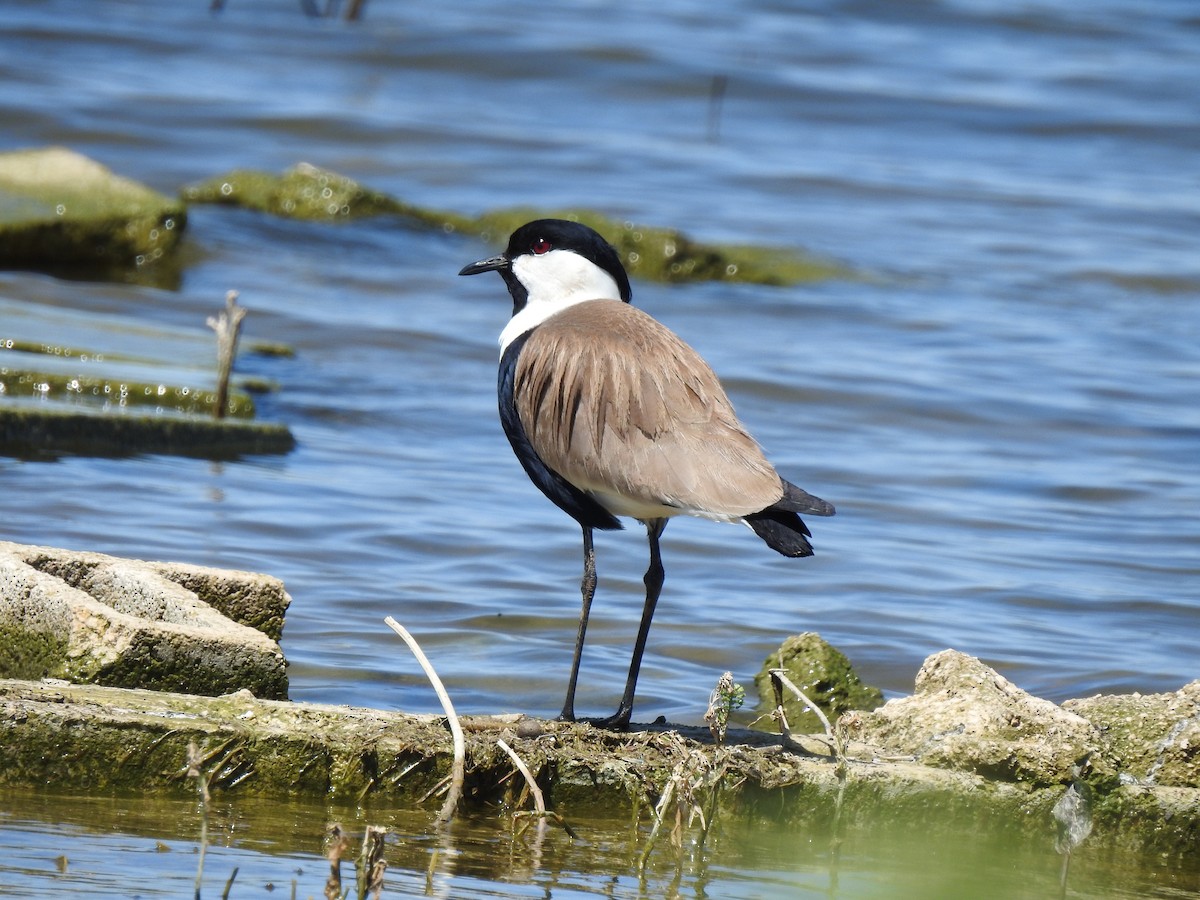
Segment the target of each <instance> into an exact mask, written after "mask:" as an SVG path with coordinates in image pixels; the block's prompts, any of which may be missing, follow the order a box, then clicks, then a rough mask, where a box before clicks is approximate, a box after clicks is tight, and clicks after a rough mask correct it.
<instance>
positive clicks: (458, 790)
mask: <svg viewBox="0 0 1200 900" xmlns="http://www.w3.org/2000/svg"><path fill="white" fill-rule="evenodd" d="M383 621H384V624H386V625H387V627H388V628H390V629H392V631H394V632H396V634H398V635H400V637H401V638H402V639H403V641H404V643H406V644H408V649H409V650H411V651H412V654H413V656H415V657H416V658H417V662H418V663H420V664H421V668H422V669H423V670H424V671H425V677H426V678H428V679H429V683H430V684H431V685H433V689H434V691H435V692H436V693H437V695H438V700H440V701H441V703H442V709H443V710H444V711H445V713H446V719H447V720H448V721H449V723H450V734H451V736H452V737H453V739H454V768H453V772H452V775H451V778H450V792H449V793H448V794H447V795H446V802H445V803H444V804H442V811H441V812H440V813H438V817H437V820H436V823H437V824H438V825H444V824H445V823H447V822H449V821H450V820H451V819H452V818H453V817H454V811H455V810H456V809H457V808H458V801H459V799H460V798H461V797H462V790H463V779H464V777H465V774H466V757H467V744H466V740H465V739H464V738H463V731H462V725H461V724H459V721H458V716H457V715H456V714H455V712H454V704H453V703H451V702H450V695H449V694H448V693H446V688H445V686H444V685H443V684H442V680H441V679H440V678H438V675H437V672H435V671H434V670H433V666H432V665H431V664H430V662H429V660H428V658H427V657H426V656H425V653H424V651H422V650H421V647H420V645H419V644H418V643H417V641H416V639H415V638H414V637H413V636H412V635H411V634H409V633H408V630H407V629H406V628H405V627H404V626H403V625H401V624H400V623H399V622H397V621H396V620H395V619H393V618H392V617H391V616H388V617H387V618H386V619H384V620H383Z"/></svg>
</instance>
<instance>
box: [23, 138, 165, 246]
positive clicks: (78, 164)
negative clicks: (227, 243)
mask: <svg viewBox="0 0 1200 900" xmlns="http://www.w3.org/2000/svg"><path fill="white" fill-rule="evenodd" d="M186 223H187V213H186V210H185V207H184V206H183V204H182V203H181V202H180V201H179V200H178V199H176V198H171V197H167V196H164V195H163V194H160V193H158V192H157V191H154V190H151V189H150V188H148V187H146V186H145V185H142V184H139V183H137V182H135V181H132V180H130V179H128V178H122V177H120V176H118V175H115V174H113V172H111V171H110V170H109V169H107V168H105V167H104V166H102V165H100V164H99V163H97V162H95V161H93V160H91V159H88V158H87V157H86V156H82V155H80V154H78V153H75V152H73V151H71V150H67V149H65V148H62V147H49V148H44V149H34V150H19V151H15V152H11V153H0V265H5V266H23V267H30V268H43V267H47V266H52V267H55V268H62V267H69V266H72V265H77V266H87V267H93V266H135V267H140V266H146V265H151V264H154V263H156V262H158V261H159V260H161V259H162V258H163V257H164V256H166V255H167V254H169V253H170V252H171V251H172V250H173V249H174V248H175V246H176V245H177V244H178V243H179V238H180V235H181V233H182V232H183V229H184V226H185V224H186Z"/></svg>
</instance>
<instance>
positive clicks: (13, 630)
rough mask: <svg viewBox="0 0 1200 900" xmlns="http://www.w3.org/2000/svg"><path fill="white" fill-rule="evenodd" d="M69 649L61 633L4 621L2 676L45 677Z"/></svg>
mask: <svg viewBox="0 0 1200 900" xmlns="http://www.w3.org/2000/svg"><path fill="white" fill-rule="evenodd" d="M66 652H67V640H66V637H65V636H63V635H61V634H55V633H52V632H46V631H37V630H34V629H25V628H20V627H18V626H16V625H13V624H5V623H0V678H25V679H39V678H45V677H46V675H47V674H48V673H50V672H53V671H54V670H55V669H56V668H57V665H58V661H59V660H61V659H62V658H63V657H64V656H65V655H66Z"/></svg>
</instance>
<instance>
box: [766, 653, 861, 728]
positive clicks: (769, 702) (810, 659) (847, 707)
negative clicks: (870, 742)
mask: <svg viewBox="0 0 1200 900" xmlns="http://www.w3.org/2000/svg"><path fill="white" fill-rule="evenodd" d="M771 669H784V670H786V672H787V677H788V679H789V680H790V681H791V682H792V683H793V684H794V685H796V687H798V688H799V689H800V690H801V691H803V692H804V693H805V695H806V696H807V697H808V698H809V699H810V700H812V701H813V702H814V703H816V704H817V705H818V706H820V707H821V710H822V711H823V712H824V713H825V715H826V716H828V718H829V720H830V721H831V722H832V721H834V720H836V719H837V717H838V716H840V715H841V714H842V713H844V712H849V711H851V710H872V709H875V708H876V707H877V706H879V705H880V704H881V703H883V693H882V692H881V691H880V690H879V688H875V687H871V686H870V685H867V684H863V682H862V680H861V679H860V678H859V677H858V673H856V672H855V671H854V667H853V666H852V665H851V664H850V660H849V659H847V658H846V655H845V654H844V653H842V652H841V651H840V650H838V649H837V648H836V647H834V646H833V645H832V644H830V643H829V642H828V641H826V640H825V639H824V638H822V637H821V636H820V635H819V634H816V633H814V632H811V631H809V632H805V633H804V634H798V635H793V636H792V637H789V638H788V639H787V640H785V641H784V642H783V645H782V646H781V647H780V648H779V650H777V651H776V652H774V653H772V654H771V655H770V656H768V657H767V659H766V661H765V662H764V663H763V667H762V669H761V670H760V671H759V673H758V674H757V675H755V676H754V685H755V687H757V688H758V697H759V710H760V711H762V712H765V711H768V710H771V709H774V708H775V691H774V689H773V688H772V686H771V676H770V674H769V673H770V670H771ZM783 709H784V714H785V715H786V716H787V720H788V727H789V728H791V729H792V730H793V731H799V732H819V731H822V730H824V726H823V725H822V724H821V720H820V719H819V718H818V717H817V715H816V714H815V713H813V712H812V711H811V710H809V709H808V708H807V707H806V706H805V705H804V704H803V703H802V702H800V701H799V700H797V699H796V698H795V697H794V696H792V695H791V694H790V692H787V691H785V692H784V703H783Z"/></svg>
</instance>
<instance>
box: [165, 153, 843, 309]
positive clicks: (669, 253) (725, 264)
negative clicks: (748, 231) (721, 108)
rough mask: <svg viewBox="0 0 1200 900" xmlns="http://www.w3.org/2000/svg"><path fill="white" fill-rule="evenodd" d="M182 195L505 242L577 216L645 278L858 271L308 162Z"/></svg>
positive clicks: (803, 278) (790, 252) (784, 278)
mask: <svg viewBox="0 0 1200 900" xmlns="http://www.w3.org/2000/svg"><path fill="white" fill-rule="evenodd" d="M183 196H184V198H185V199H186V200H187V201H188V202H190V203H223V204H230V205H235V206H242V207H246V208H248V209H256V210H259V211H262V212H268V213H271V214H272V215H278V216H286V217H288V218H295V219H315V220H325V219H343V218H354V217H360V216H376V215H397V216H402V217H404V218H407V219H409V220H411V221H412V222H413V223H415V224H417V225H420V226H423V227H426V228H430V229H435V230H438V231H445V232H462V233H464V234H476V235H479V236H480V237H482V238H483V239H484V240H486V241H488V242H490V243H495V244H503V243H504V242H505V241H506V240H507V239H508V236H509V234H510V233H511V232H513V231H515V230H516V229H517V227H518V226H520V225H523V224H524V223H526V222H528V221H530V220H531V219H541V218H561V219H572V220H574V221H577V222H583V223H584V224H585V225H589V226H591V227H592V228H595V229H596V230H597V231H598V232H600V233H601V234H602V235H604V237H605V238H607V239H608V240H609V241H610V242H611V243H612V244H613V246H614V247H616V249H617V251H618V252H619V253H620V255H621V261H622V262H623V263H624V264H625V267H626V268H627V269H628V270H629V274H630V275H633V276H634V277H636V278H643V279H646V280H648V281H666V282H675V281H679V282H683V281H714V280H715V281H744V282H753V283H756V284H774V285H785V284H799V283H804V282H812V281H825V280H828V279H831V278H849V277H854V273H853V272H852V271H851V270H850V269H849V268H848V267H846V266H843V265H841V264H839V263H836V262H833V261H831V260H825V259H818V258H816V257H813V256H809V255H807V254H805V253H803V252H801V251H799V250H796V249H785V248H780V247H755V246H750V245H744V244H742V245H734V244H730V245H718V244H705V243H701V242H700V241H695V240H693V239H691V238H690V237H688V236H687V235H686V234H684V233H683V232H682V231H679V230H677V229H674V228H657V227H651V226H646V225H639V224H635V223H633V222H628V221H622V220H618V219H613V218H611V217H609V216H605V215H603V214H601V213H598V212H594V211H590V210H585V209H567V210H544V209H533V208H529V207H516V208H510V209H500V210H494V211H492V212H487V213H484V214H483V215H481V216H476V217H472V216H465V215H462V214H460V213H453V212H447V211H445V210H436V209H427V208H424V207H420V206H414V205H412V204H410V203H405V202H404V201H402V200H398V199H396V198H394V197H390V196H388V195H387V194H383V193H381V192H379V191H374V190H371V189H370V188H367V187H364V186H363V185H361V184H359V183H358V182H357V181H355V180H354V179H352V178H348V177H346V176H345V175H339V174H337V173H336V172H330V171H328V170H327V169H321V168H318V167H316V166H312V165H309V164H307V163H301V164H299V165H297V166H294V167H293V168H291V169H288V170H287V171H285V172H284V173H283V174H282V175H275V174H272V173H269V172H261V171H255V170H236V171H233V172H230V173H228V174H226V175H220V176H217V177H216V178H210V179H208V180H206V181H202V182H199V183H197V184H193V185H189V186H188V187H186V188H184V191H183Z"/></svg>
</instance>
